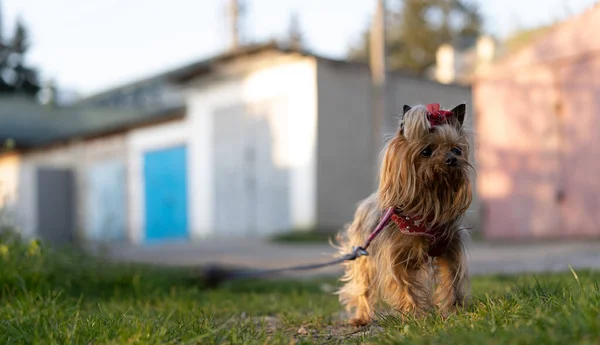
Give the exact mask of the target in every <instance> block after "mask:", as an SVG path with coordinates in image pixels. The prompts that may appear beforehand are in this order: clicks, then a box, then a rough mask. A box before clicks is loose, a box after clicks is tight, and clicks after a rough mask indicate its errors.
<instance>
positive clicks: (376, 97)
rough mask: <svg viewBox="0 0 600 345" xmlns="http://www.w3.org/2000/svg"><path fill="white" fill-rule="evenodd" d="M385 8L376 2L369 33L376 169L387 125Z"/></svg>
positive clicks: (373, 141)
mask: <svg viewBox="0 0 600 345" xmlns="http://www.w3.org/2000/svg"><path fill="white" fill-rule="evenodd" d="M385 22H386V8H385V0H377V8H376V10H375V15H374V17H373V23H372V25H371V31H370V39H369V44H370V47H369V48H370V49H369V52H370V56H369V65H370V68H371V82H372V86H373V88H372V104H373V114H372V145H373V157H374V159H375V164H374V166H375V167H378V163H379V162H378V157H379V151H380V149H381V145H382V143H383V135H382V134H383V130H384V128H385V125H386V123H387V117H388V116H387V115H388V114H387V111H388V110H387V97H386V96H387V95H386V93H387V87H386V71H387V63H386V56H387V52H386V44H385V28H386V23H385Z"/></svg>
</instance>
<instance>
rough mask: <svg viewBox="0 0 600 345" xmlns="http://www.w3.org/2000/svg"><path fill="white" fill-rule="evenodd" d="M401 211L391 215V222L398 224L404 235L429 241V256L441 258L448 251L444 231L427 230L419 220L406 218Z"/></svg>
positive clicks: (397, 210) (437, 229)
mask: <svg viewBox="0 0 600 345" xmlns="http://www.w3.org/2000/svg"><path fill="white" fill-rule="evenodd" d="M399 212H400V210H399V209H395V210H394V213H393V214H392V215H391V217H390V218H391V220H392V221H393V222H394V223H395V224H396V226H397V227H398V230H399V231H400V232H401V233H403V234H404V235H408V236H421V237H425V238H426V239H427V241H429V252H428V254H429V256H431V257H436V256H441V255H442V254H444V252H445V251H446V247H447V246H448V241H447V239H446V238H445V236H442V233H443V231H442V229H440V228H427V227H425V225H424V224H423V222H421V221H420V219H419V218H414V217H412V218H411V217H409V216H404V215H402V214H400V213H399Z"/></svg>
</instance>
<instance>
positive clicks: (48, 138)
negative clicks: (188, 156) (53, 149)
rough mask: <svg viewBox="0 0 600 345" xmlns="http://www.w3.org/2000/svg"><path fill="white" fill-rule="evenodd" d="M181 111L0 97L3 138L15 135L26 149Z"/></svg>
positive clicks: (17, 146) (21, 147)
mask: <svg viewBox="0 0 600 345" xmlns="http://www.w3.org/2000/svg"><path fill="white" fill-rule="evenodd" d="M182 113H183V109H182V108H180V107H178V108H171V109H164V110H161V111H159V112H155V113H151V112H150V113H149V112H144V111H133V110H121V109H100V108H90V107H82V106H70V107H52V106H44V105H40V104H38V103H36V102H34V101H33V100H28V99H24V98H14V97H0V141H1V142H5V141H6V140H8V139H12V140H13V141H14V144H15V147H16V149H27V148H33V147H38V146H44V145H49V144H52V143H56V142H60V141H64V140H71V139H75V138H85V137H89V136H97V135H102V134H103V133H110V132H115V131H119V130H125V129H128V128H131V127H134V126H139V125H141V124H144V123H150V122H155V121H160V120H167V119H170V118H173V117H175V116H181V114H182Z"/></svg>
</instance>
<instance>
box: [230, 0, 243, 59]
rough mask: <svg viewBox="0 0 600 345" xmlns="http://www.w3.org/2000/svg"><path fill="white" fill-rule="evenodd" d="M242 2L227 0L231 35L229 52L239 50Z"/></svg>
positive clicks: (239, 0)
mask: <svg viewBox="0 0 600 345" xmlns="http://www.w3.org/2000/svg"><path fill="white" fill-rule="evenodd" d="M241 1H242V0H229V8H228V11H227V12H228V17H229V25H230V32H229V34H230V35H231V47H230V48H231V50H238V49H239V48H240V17H241V11H242V6H243V4H241Z"/></svg>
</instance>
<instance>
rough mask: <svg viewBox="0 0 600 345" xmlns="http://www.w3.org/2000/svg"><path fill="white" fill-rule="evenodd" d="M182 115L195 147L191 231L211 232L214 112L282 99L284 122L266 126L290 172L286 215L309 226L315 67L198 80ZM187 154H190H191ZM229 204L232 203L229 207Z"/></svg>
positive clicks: (294, 64) (290, 64)
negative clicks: (216, 79)
mask: <svg viewBox="0 0 600 345" xmlns="http://www.w3.org/2000/svg"><path fill="white" fill-rule="evenodd" d="M186 94H187V97H186V98H187V111H188V112H187V116H188V121H189V122H188V125H189V130H191V131H192V133H193V137H192V138H191V143H192V144H191V147H193V148H194V154H193V157H194V158H193V162H192V163H191V164H192V170H193V172H192V173H191V174H190V179H191V180H190V185H191V186H192V190H193V191H194V192H193V194H194V196H193V204H194V205H195V210H194V212H193V214H194V215H195V216H196V217H197V218H196V219H195V221H194V225H195V229H194V232H195V233H196V234H197V235H199V236H202V235H208V234H211V232H212V229H213V228H214V213H215V210H214V209H213V200H214V188H213V186H214V176H213V164H214V161H213V156H212V152H214V148H213V142H214V140H213V135H214V133H213V111H214V109H217V108H223V107H228V106H235V105H239V104H241V103H244V104H248V105H252V104H258V103H260V102H263V101H267V100H270V99H275V98H285V99H286V100H287V102H286V103H287V119H286V121H281V122H280V123H279V124H277V123H271V124H270V126H271V131H272V136H273V138H274V143H273V145H274V146H273V147H274V148H273V150H274V152H273V158H274V159H273V160H274V162H275V163H276V164H277V165H279V166H281V167H283V168H287V169H289V171H290V180H289V183H290V200H289V207H290V214H291V224H292V226H293V227H310V226H312V225H313V224H314V222H315V217H316V200H315V198H316V197H315V193H316V166H315V150H316V145H315V144H316V143H315V141H316V126H317V105H316V101H317V99H316V63H315V61H314V59H310V58H302V59H297V60H293V61H289V60H288V61H286V62H281V63H279V64H278V63H274V64H272V65H270V66H269V67H265V68H261V69H258V70H255V71H253V72H249V73H247V74H246V75H245V76H243V77H237V78H228V79H225V78H223V80H221V81H215V80H211V81H210V82H203V80H202V79H200V80H197V81H196V82H193V83H191V84H190V85H189V87H188V89H187V90H186ZM190 156H192V155H190ZM232 206H233V205H232Z"/></svg>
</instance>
